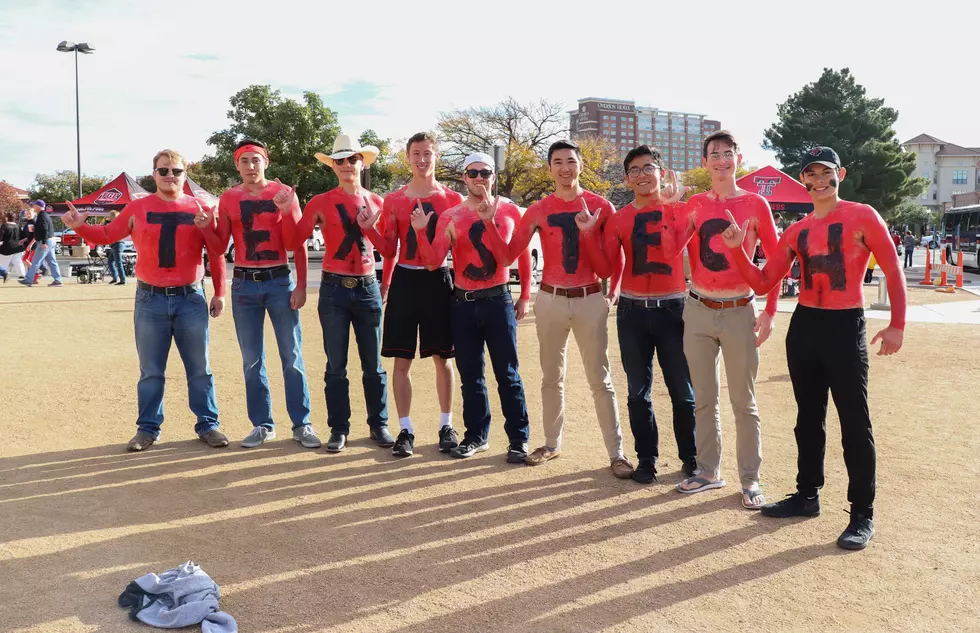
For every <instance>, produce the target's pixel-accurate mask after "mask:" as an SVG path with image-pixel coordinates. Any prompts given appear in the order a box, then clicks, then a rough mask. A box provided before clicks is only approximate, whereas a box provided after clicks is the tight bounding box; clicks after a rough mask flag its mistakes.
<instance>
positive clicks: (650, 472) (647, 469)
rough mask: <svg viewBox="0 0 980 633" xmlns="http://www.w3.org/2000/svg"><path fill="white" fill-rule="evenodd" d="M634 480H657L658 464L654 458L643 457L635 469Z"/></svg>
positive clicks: (641, 482)
mask: <svg viewBox="0 0 980 633" xmlns="http://www.w3.org/2000/svg"><path fill="white" fill-rule="evenodd" d="M633 481H635V482H636V483H638V484H650V483H653V482H655V481H657V464H656V462H654V461H653V460H652V459H641V460H640V461H639V463H638V464H637V465H636V469H635V470H634V471H633Z"/></svg>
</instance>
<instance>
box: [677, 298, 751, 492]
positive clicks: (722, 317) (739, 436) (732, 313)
mask: <svg viewBox="0 0 980 633" xmlns="http://www.w3.org/2000/svg"><path fill="white" fill-rule="evenodd" d="M755 318H756V313H755V303H754V302H753V303H750V304H749V305H746V306H742V307H741V308H724V309H721V310H712V309H711V308H709V307H707V306H705V305H704V304H702V303H701V302H700V301H697V300H695V299H693V298H688V299H687V306H686V307H685V308H684V354H685V355H686V356H687V364H688V366H689V367H690V369H691V383H692V384H693V386H694V403H695V407H694V421H695V425H696V428H695V432H696V441H697V448H698V468H700V469H701V472H702V473H704V474H705V475H708V476H711V477H714V478H716V479H717V478H719V477H721V412H720V408H719V397H720V384H719V383H720V364H719V359H718V352H719V351H721V352H722V355H723V356H724V358H725V374H726V376H727V378H728V398H729V400H730V401H731V404H732V413H734V415H735V438H736V452H735V454H736V457H737V460H738V474H739V481H740V482H741V484H742V487H743V488H747V487H749V486H751V485H753V484H757V483H759V468H760V466H761V465H762V424H761V422H760V420H759V409H758V407H757V406H756V403H755V378H756V375H757V374H758V373H759V348H757V347H756V346H755V333H754V332H753V328H754V327H755Z"/></svg>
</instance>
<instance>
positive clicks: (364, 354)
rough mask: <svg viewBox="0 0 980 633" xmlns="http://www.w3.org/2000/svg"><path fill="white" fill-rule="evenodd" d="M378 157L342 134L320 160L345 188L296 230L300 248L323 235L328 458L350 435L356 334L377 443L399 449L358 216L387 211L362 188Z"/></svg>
mask: <svg viewBox="0 0 980 633" xmlns="http://www.w3.org/2000/svg"><path fill="white" fill-rule="evenodd" d="M377 157H378V148H377V147H373V146H371V145H365V146H363V147H362V146H361V144H360V142H359V141H358V140H357V138H355V137H351V136H348V135H346V134H340V135H338V136H337V138H336V139H335V140H334V144H333V151H332V152H331V153H330V155H329V156H328V155H326V154H322V153H319V152H317V154H316V158H317V160H319V161H320V162H321V163H323V164H325V165H328V166H329V167H330V168H331V169H333V171H334V173H336V174H337V180H338V181H339V182H340V184H339V185H338V186H337V187H336V188H334V189H331V190H330V191H328V192H326V193H321V194H319V195H317V196H313V198H312V199H311V200H310V201H309V203H307V205H306V210H305V211H304V212H303V219H302V221H301V222H300V223H299V225H298V226H297V228H296V239H297V244H300V243H304V244H305V242H306V239H307V238H308V237H309V236H310V235H311V234H312V233H313V227H314V226H315V225H317V224H319V225H320V227H321V228H322V232H323V244H324V254H323V273H322V276H321V281H320V300H319V303H318V304H317V313H318V315H319V317H320V327H321V328H322V330H323V351H324V352H325V353H326V355H327V367H326V370H325V372H324V374H323V383H324V386H323V394H324V396H325V397H326V400H327V424H328V425H329V426H330V439H328V440H327V451H329V452H331V453H338V452H340V451H342V450H344V448H345V447H346V446H347V436H348V435H349V434H350V416H351V410H350V382H349V381H348V380H347V354H348V350H349V348H350V331H351V328H353V330H354V340H355V342H356V343H357V354H358V356H359V357H360V359H361V384H362V385H363V387H364V404H365V406H366V408H367V423H368V427H369V428H370V435H371V439H372V440H374V441H375V443H376V444H377V445H378V446H382V447H390V446H392V445H393V444H394V443H395V440H394V438H392V437H391V433H390V432H389V431H388V376H387V374H386V373H385V370H384V367H382V366H381V291H380V290H379V289H378V278H377V276H376V275H375V274H374V247H373V246H372V245H371V242H370V241H368V240H365V239H364V234H363V233H362V231H361V227H360V226H359V225H358V223H357V216H358V214H359V213H360V212H361V211H362V210H363V209H368V208H371V209H381V208H382V204H383V200H382V199H381V196H378V195H375V194H373V193H371V192H370V191H367V190H365V189H362V188H361V170H362V169H363V168H364V167H369V166H370V165H371V164H372V163H373V162H374V161H375V159H376V158H377Z"/></svg>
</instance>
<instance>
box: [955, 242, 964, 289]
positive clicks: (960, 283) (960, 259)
mask: <svg viewBox="0 0 980 633" xmlns="http://www.w3.org/2000/svg"><path fill="white" fill-rule="evenodd" d="M956 259H957V261H956V268H957V270H956V287H957V288H963V251H960V252H959V257H957V258H956Z"/></svg>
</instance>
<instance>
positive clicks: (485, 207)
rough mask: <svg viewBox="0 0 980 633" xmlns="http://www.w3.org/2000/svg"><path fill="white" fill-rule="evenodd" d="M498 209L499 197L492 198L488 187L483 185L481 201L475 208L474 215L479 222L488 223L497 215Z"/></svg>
mask: <svg viewBox="0 0 980 633" xmlns="http://www.w3.org/2000/svg"><path fill="white" fill-rule="evenodd" d="M499 207H500V196H494V195H492V194H491V193H490V187H488V186H486V185H483V200H481V201H480V204H479V205H478V206H477V207H476V214H477V215H478V216H479V217H480V219H481V220H485V221H487V222H490V221H492V220H493V218H494V216H495V215H497V209H498V208H499Z"/></svg>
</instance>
